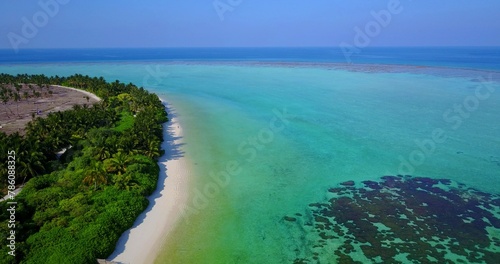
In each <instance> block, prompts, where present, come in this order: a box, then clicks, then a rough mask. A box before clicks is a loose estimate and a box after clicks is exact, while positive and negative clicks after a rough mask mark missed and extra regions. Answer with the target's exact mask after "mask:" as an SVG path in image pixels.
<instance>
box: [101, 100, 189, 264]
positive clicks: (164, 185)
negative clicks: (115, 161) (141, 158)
mask: <svg viewBox="0 0 500 264" xmlns="http://www.w3.org/2000/svg"><path fill="white" fill-rule="evenodd" d="M164 104H166V103H165V102H164ZM166 108H167V111H168V114H169V119H170V120H169V122H168V123H167V124H166V125H164V128H163V131H164V142H163V144H162V148H163V149H164V150H165V155H163V156H162V157H160V159H159V161H158V165H159V166H160V175H159V179H158V186H157V188H156V190H155V191H154V192H153V194H152V195H151V196H150V197H149V198H148V199H149V206H148V207H147V208H146V210H145V211H144V212H143V213H142V214H141V215H139V217H138V218H137V219H136V221H135V222H134V225H133V226H132V228H131V229H129V230H127V231H126V232H125V233H123V234H122V236H121V237H120V239H119V241H118V243H117V245H116V248H115V252H113V254H112V255H111V256H109V257H108V260H110V261H114V262H117V263H127V264H141V263H147V264H150V263H153V262H154V260H155V259H156V257H157V256H158V254H159V250H161V247H162V245H163V242H164V241H165V238H166V237H167V236H168V234H169V233H170V232H171V231H172V230H173V229H174V227H175V225H176V224H177V223H178V220H180V219H181V217H182V216H181V212H182V210H181V209H182V208H183V206H184V205H185V204H186V203H187V201H188V186H189V185H188V184H189V176H188V175H189V174H190V167H189V163H188V160H187V158H186V157H185V155H184V153H183V151H182V150H181V146H182V137H183V134H182V128H181V127H180V125H179V121H178V118H177V116H176V113H175V111H174V110H173V109H172V108H171V107H169V105H168V104H166Z"/></svg>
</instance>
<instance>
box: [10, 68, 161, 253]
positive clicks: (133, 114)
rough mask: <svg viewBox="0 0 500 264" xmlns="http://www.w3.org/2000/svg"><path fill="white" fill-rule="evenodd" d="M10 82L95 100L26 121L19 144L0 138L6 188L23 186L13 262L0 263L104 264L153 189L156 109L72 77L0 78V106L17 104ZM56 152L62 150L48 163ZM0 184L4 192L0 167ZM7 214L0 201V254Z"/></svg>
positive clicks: (129, 89)
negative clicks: (11, 160)
mask: <svg viewBox="0 0 500 264" xmlns="http://www.w3.org/2000/svg"><path fill="white" fill-rule="evenodd" d="M19 84H30V85H31V84H32V85H34V86H35V85H36V86H37V87H47V86H50V85H64V86H71V87H76V88H79V89H83V90H87V91H89V92H92V93H94V94H96V95H97V96H99V97H101V98H102V101H101V102H100V103H98V104H95V105H92V106H87V105H85V106H83V107H82V106H75V107H74V108H73V109H72V110H68V111H64V112H56V113H51V114H49V115H48V117H47V118H44V119H42V118H36V119H34V120H33V121H31V122H30V123H29V124H28V125H27V127H26V128H25V130H26V131H25V132H26V133H25V135H24V136H21V135H19V134H17V133H16V134H11V135H6V134H4V133H1V132H0V161H6V160H7V152H8V151H10V150H14V151H15V152H16V183H17V184H22V183H23V182H26V185H25V186H24V189H23V191H22V192H21V193H20V194H19V195H18V196H17V197H16V198H15V200H16V201H17V208H16V228H15V231H16V257H15V258H14V257H11V256H9V255H3V256H2V258H0V263H94V262H95V259H96V258H105V257H107V256H108V255H109V254H111V253H112V251H113V249H114V247H115V244H116V242H117V241H118V238H119V236H120V235H121V233H123V232H124V231H125V230H126V229H128V228H130V226H131V225H132V224H133V222H134V220H135V218H136V217H137V216H138V215H139V214H140V213H141V212H142V211H143V210H144V209H145V208H146V206H147V203H148V201H147V199H146V198H145V197H146V196H147V195H149V194H151V193H152V191H153V190H154V188H155V187H156V181H157V178H158V173H159V168H158V165H157V164H156V162H155V159H157V158H158V157H159V156H160V155H161V154H162V152H163V150H161V142H162V141H163V131H162V123H164V122H166V121H167V115H166V112H165V108H164V106H163V105H162V103H161V101H160V100H159V98H158V97H157V96H156V95H155V94H151V93H149V92H148V91H146V90H145V89H143V88H138V87H136V86H135V85H133V84H123V83H120V82H119V81H115V82H112V83H107V82H106V81H105V80H104V78H102V77H101V78H91V77H88V76H82V75H73V76H70V77H59V76H54V77H47V76H44V75H26V74H24V75H17V76H12V75H6V74H0V87H2V88H1V91H0V98H1V99H2V101H4V100H5V101H9V100H14V101H15V100H19V98H20V97H19V96H21V97H22V95H18V96H16V95H15V94H16V90H15V87H17V86H18V85H19ZM12 87H13V88H14V89H12ZM9 91H10V92H9ZM61 149H67V151H66V152H65V153H64V154H63V155H62V156H60V157H58V156H57V155H56V153H57V152H58V151H59V150H61ZM0 177H2V178H1V181H0V190H1V191H2V194H5V193H6V187H7V164H6V163H5V162H2V163H0ZM7 208H8V205H7V204H6V203H5V202H2V203H0V210H1V211H0V222H1V223H0V237H2V239H1V240H0V241H2V242H0V247H2V249H1V250H2V252H8V251H9V250H8V248H7V243H8V241H6V240H5V239H3V238H5V237H7V236H8V234H9V232H10V229H9V228H8V227H7V221H8V218H9V215H8V211H7ZM2 254H4V253H2Z"/></svg>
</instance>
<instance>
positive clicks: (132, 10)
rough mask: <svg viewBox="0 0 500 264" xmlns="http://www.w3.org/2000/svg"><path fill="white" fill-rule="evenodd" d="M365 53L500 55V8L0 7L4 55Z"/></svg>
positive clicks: (365, 3) (466, 2)
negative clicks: (43, 51) (90, 51)
mask: <svg viewBox="0 0 500 264" xmlns="http://www.w3.org/2000/svg"><path fill="white" fill-rule="evenodd" d="M367 40H369V42H367ZM366 43H369V45H371V46H500V1H498V0H481V1H472V0H440V1H430V0H415V1H412V0H313V1H304V0H286V1H285V0H272V1H270V0H251V1H250V0H143V1H139V0H121V1H99V0H87V1H76V0H38V1H36V0H28V1H17V0H2V1H0V49H9V48H13V47H16V48H18V49H28V48H116V47H120V48H143V47H315V46H322V47H332V46H340V45H352V46H356V45H357V46H363V45H365V44H366Z"/></svg>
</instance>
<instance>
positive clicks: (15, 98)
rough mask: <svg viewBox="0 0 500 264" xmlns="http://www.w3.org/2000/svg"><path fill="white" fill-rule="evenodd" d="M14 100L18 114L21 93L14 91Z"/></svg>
mask: <svg viewBox="0 0 500 264" xmlns="http://www.w3.org/2000/svg"><path fill="white" fill-rule="evenodd" d="M16 88H17V87H16ZM14 101H15V102H16V107H17V115H18V116H19V101H21V95H19V92H17V93H14Z"/></svg>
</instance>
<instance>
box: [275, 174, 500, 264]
mask: <svg viewBox="0 0 500 264" xmlns="http://www.w3.org/2000/svg"><path fill="white" fill-rule="evenodd" d="M327 197H328V198H327V201H325V202H321V203H312V204H310V205H309V208H308V210H307V212H305V213H304V212H303V213H302V214H300V213H297V214H295V215H293V217H292V216H284V217H283V219H282V223H283V224H284V225H286V228H288V229H290V230H293V232H291V233H294V234H295V235H294V236H295V241H296V244H295V249H294V251H295V253H296V257H295V261H294V262H295V263H332V262H337V263H499V262H498V261H499V260H500V196H499V195H496V194H488V193H484V192H480V191H478V190H475V189H472V188H468V187H467V186H465V185H464V184H460V183H457V182H454V181H451V180H447V179H431V178H424V177H410V176H384V177H382V178H381V180H380V181H363V182H354V181H348V182H345V183H342V184H339V185H338V186H337V187H335V188H331V189H329V190H328V193H327Z"/></svg>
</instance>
